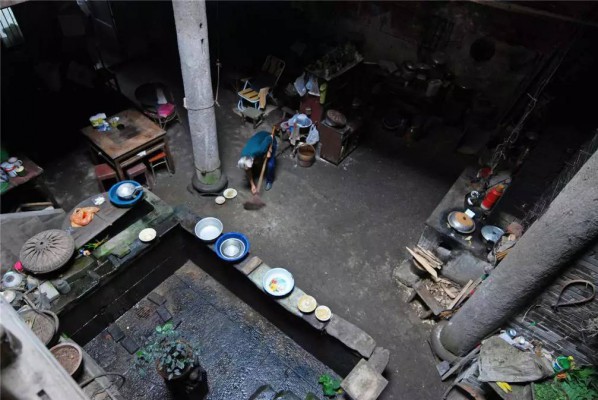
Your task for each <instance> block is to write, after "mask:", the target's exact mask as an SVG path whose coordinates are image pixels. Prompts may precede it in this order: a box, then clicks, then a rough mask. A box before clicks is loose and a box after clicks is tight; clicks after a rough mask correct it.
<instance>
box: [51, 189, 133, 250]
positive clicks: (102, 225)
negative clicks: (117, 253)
mask: <svg viewBox="0 0 598 400" xmlns="http://www.w3.org/2000/svg"><path fill="white" fill-rule="evenodd" d="M98 196H103V197H104V199H105V201H104V203H103V204H100V205H99V206H95V205H94V204H93V199H95V198H96V197H98ZM80 207H98V208H99V209H100V211H99V212H98V213H96V214H95V216H94V217H93V220H91V222H90V223H89V224H88V225H86V226H83V227H81V228H73V227H71V215H72V214H73V211H75V209H76V208H80ZM129 210H130V208H121V207H115V206H114V205H112V203H110V199H108V193H102V194H95V195H93V196H91V197H89V198H88V199H86V200H83V201H82V202H81V203H79V204H77V206H76V207H75V208H73V209H72V210H71V211H70V212H69V213H67V214H66V217H65V219H64V222H63V224H62V229H64V230H66V231H67V232H70V234H71V236H72V237H73V240H74V241H75V248H77V249H78V248H80V247H81V246H83V245H84V244H85V243H87V242H89V241H90V240H92V239H93V238H95V237H96V236H98V235H99V234H101V233H102V232H103V231H104V230H105V229H106V228H108V227H109V226H110V225H112V224H113V223H114V222H116V220H118V219H119V218H120V217H122V216H123V215H124V214H126V213H127V212H128V211H129Z"/></svg>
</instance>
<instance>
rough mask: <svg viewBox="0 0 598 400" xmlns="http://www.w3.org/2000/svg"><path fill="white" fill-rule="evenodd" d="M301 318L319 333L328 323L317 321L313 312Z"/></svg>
mask: <svg viewBox="0 0 598 400" xmlns="http://www.w3.org/2000/svg"><path fill="white" fill-rule="evenodd" d="M301 318H303V320H305V321H306V322H307V323H308V324H310V325H311V326H313V327H314V328H316V329H317V330H319V331H321V330H324V328H326V325H328V322H321V321H319V320H318V319H317V318H316V315H315V314H314V313H313V312H312V313H309V314H303V315H302V316H301Z"/></svg>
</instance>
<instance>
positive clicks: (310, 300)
mask: <svg viewBox="0 0 598 400" xmlns="http://www.w3.org/2000/svg"><path fill="white" fill-rule="evenodd" d="M317 306H318V302H317V301H316V299H315V298H314V297H313V296H310V295H308V294H304V295H303V296H301V297H299V300H298V301H297V308H298V309H299V311H301V312H302V313H305V314H309V313H311V312H313V311H314V310H315V309H316V307H317Z"/></svg>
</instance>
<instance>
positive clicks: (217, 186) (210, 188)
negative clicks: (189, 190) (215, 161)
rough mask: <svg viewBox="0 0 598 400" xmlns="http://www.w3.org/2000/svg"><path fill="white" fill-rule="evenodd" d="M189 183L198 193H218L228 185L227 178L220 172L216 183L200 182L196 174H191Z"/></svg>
mask: <svg viewBox="0 0 598 400" xmlns="http://www.w3.org/2000/svg"><path fill="white" fill-rule="evenodd" d="M191 184H192V186H193V189H195V190H197V191H198V192H199V193H219V192H222V191H223V190H224V188H225V187H226V186H227V185H228V179H227V178H226V175H224V174H222V175H220V178H219V179H218V181H217V182H216V183H212V184H207V183H203V182H201V181H200V180H199V178H197V174H193V178H192V179H191Z"/></svg>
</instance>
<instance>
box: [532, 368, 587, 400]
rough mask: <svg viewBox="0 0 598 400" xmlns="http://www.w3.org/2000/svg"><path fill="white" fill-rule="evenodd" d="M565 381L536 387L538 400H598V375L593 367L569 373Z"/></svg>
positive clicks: (550, 382)
mask: <svg viewBox="0 0 598 400" xmlns="http://www.w3.org/2000/svg"><path fill="white" fill-rule="evenodd" d="M566 375H567V377H566V378H565V379H564V380H558V379H557V378H555V379H553V380H549V381H545V382H541V383H536V384H535V385H534V395H535V397H536V399H538V400H594V399H598V373H597V372H596V369H594V368H593V367H582V368H579V369H572V370H570V371H567V373H566Z"/></svg>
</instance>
